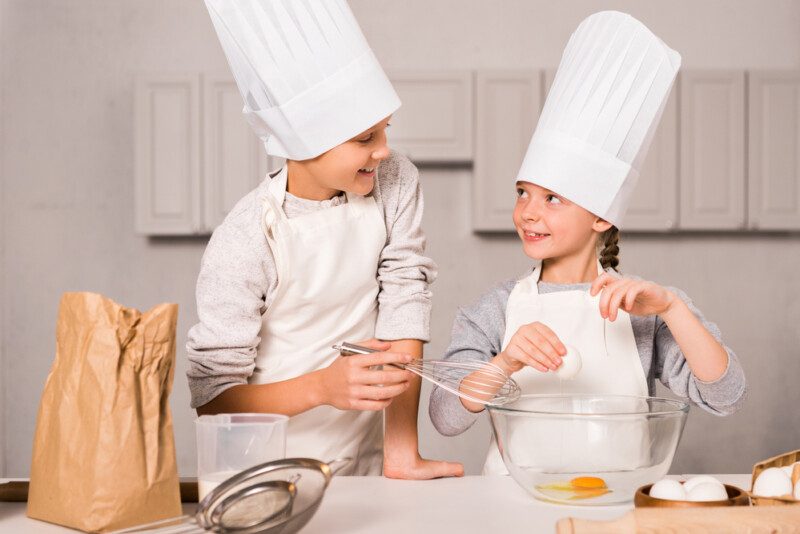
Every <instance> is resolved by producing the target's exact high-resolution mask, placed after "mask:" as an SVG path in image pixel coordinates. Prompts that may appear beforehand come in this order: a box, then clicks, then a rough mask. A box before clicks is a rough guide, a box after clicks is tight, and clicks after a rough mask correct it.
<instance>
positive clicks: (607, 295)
mask: <svg viewBox="0 0 800 534" xmlns="http://www.w3.org/2000/svg"><path fill="white" fill-rule="evenodd" d="M627 283H628V281H627V280H615V281H614V282H612V283H610V284H608V285H607V286H606V287H605V288H603V294H602V295H601V296H600V304H599V306H600V315H601V316H602V317H603V318H604V319H605V318H607V317H608V311H609V310H608V307H609V305H610V304H611V298H612V297H613V296H614V293H615V292H616V291H617V290H618V289H619V288H620V287H621V286H623V285H625V284H627Z"/></svg>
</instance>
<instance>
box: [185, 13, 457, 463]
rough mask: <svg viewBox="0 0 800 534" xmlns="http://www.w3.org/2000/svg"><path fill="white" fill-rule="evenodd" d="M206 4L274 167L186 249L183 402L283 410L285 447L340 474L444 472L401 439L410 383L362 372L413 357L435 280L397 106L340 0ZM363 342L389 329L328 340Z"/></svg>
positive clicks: (399, 375)
mask: <svg viewBox="0 0 800 534" xmlns="http://www.w3.org/2000/svg"><path fill="white" fill-rule="evenodd" d="M206 5H207V7H208V10H209V13H210V15H211V19H212V21H213V23H214V27H215V29H216V31H217V34H218V36H219V38H220V42H221V44H222V46H223V49H224V51H225V54H226V57H227V59H228V62H229V63H230V66H231V68H232V70H233V74H234V77H235V79H236V82H237V85H238V87H239V90H240V92H241V94H242V97H243V99H244V102H245V106H244V114H245V116H246V117H247V119H248V121H249V122H250V124H251V125H252V126H253V128H254V129H255V130H256V132H257V133H258V135H259V136H260V137H261V138H262V139H263V140H264V142H265V147H266V149H267V152H268V153H270V154H272V155H276V156H280V157H284V158H286V159H287V163H286V165H285V166H284V167H283V168H282V169H281V170H280V171H279V172H277V173H275V174H274V175H272V176H269V177H268V178H267V179H266V180H265V181H264V182H263V183H262V184H261V185H260V186H259V187H258V188H256V190H254V191H253V192H251V193H250V194H248V195H247V196H245V197H244V198H243V199H242V200H241V201H239V203H238V204H237V205H236V206H235V207H234V208H233V210H232V211H231V213H230V214H229V215H228V216H227V218H226V219H225V221H224V222H223V223H222V224H221V225H220V226H219V227H218V228H217V229H216V230H215V232H214V234H213V236H212V237H211V240H210V241H209V244H208V247H207V249H206V252H205V254H204V256H203V261H202V265H201V270H200V275H199V278H198V282H197V310H198V317H199V319H200V322H199V323H198V324H197V325H195V326H194V327H193V328H192V329H191V331H190V332H189V336H188V343H187V350H188V352H189V361H190V368H189V370H188V372H187V375H188V378H189V385H190V389H191V392H192V407H194V408H197V411H198V413H200V414H208V413H219V412H272V413H281V414H286V415H289V416H290V420H289V425H288V431H287V438H286V454H287V456H291V457H297V456H305V457H311V458H319V459H322V460H326V461H327V460H332V459H335V458H342V457H350V458H352V459H353V461H352V462H351V464H350V467H349V473H350V474H359V475H364V474H380V473H381V468H382V467H383V472H384V474H385V475H386V476H390V477H399V478H433V477H439V476H450V475H460V474H461V473H462V468H461V466H460V465H458V464H449V463H445V462H430V461H426V460H423V459H422V458H421V457H420V456H419V453H418V452H417V451H418V448H417V427H416V420H417V408H418V401H419V382H418V381H417V380H415V379H414V378H412V377H411V376H410V373H407V372H405V371H400V370H397V369H394V368H387V369H386V370H378V369H375V368H374V367H375V366H380V365H382V364H389V363H393V362H405V361H409V360H410V359H411V358H412V356H421V354H422V343H423V342H424V341H427V340H428V337H429V328H428V321H429V314H430V290H429V288H428V286H429V284H430V283H431V282H432V281H433V279H434V277H435V265H434V264H433V262H431V260H429V259H428V258H426V257H425V256H424V255H423V254H424V245H425V239H424V236H423V234H422V231H421V229H420V220H421V218H422V193H421V191H420V186H419V181H418V175H417V170H416V168H415V167H414V166H413V165H412V164H411V163H410V162H409V161H408V160H407V159H405V158H403V157H401V156H399V155H397V154H393V153H391V152H390V151H389V148H388V147H387V144H386V128H387V127H388V126H389V120H390V117H391V115H392V113H394V111H395V110H396V109H397V108H398V107H399V105H400V102H399V99H398V98H397V95H396V94H395V92H394V90H393V88H392V86H391V84H390V83H389V80H388V79H387V78H386V75H385V74H384V73H383V70H382V69H381V67H380V65H379V64H378V62H377V60H376V59H375V56H374V55H373V54H372V52H371V50H370V49H369V46H368V45H367V43H366V40H365V39H364V36H363V35H362V33H361V30H360V29H359V27H358V24H357V22H356V20H355V18H354V17H353V15H352V13H351V12H350V9H349V7H348V6H347V4H346V2H345V1H344V0H325V1H321V0H302V1H297V0H207V2H206ZM374 337H377V338H380V339H382V340H385V341H390V342H379V341H375V340H373V341H371V342H370V341H367V342H366V343H368V344H370V346H372V347H373V348H378V349H381V350H384V351H387V352H383V353H377V354H373V355H369V356H350V357H347V358H341V357H338V353H337V352H336V351H335V350H334V349H332V345H334V344H335V343H337V342H340V341H343V340H345V341H346V340H351V341H354V340H359V339H360V340H364V339H371V338H374ZM388 351H391V352H388ZM384 408H386V447H385V450H384V449H383V434H384V432H383V418H382V410H383V409H384ZM384 461H385V464H384V465H383V466H382V463H384Z"/></svg>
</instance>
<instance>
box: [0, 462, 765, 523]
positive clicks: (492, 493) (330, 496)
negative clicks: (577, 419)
mask: <svg viewBox="0 0 800 534" xmlns="http://www.w3.org/2000/svg"><path fill="white" fill-rule="evenodd" d="M684 476H685V477H686V478H688V477H689V476H691V475H684ZM714 476H715V477H717V478H718V479H719V480H720V481H721V482H724V483H726V484H733V485H734V486H738V487H740V488H743V489H748V488H749V487H750V475H749V474H747V475H714ZM671 478H681V477H671ZM0 482H2V480H0ZM195 506H196V505H193V504H188V505H184V512H185V513H193V512H194V508H195ZM631 508H633V504H632V503H631V504H629V505H624V506H603V507H591V506H561V505H553V504H547V503H544V502H540V501H537V500H535V499H534V498H533V497H531V496H529V495H528V494H527V493H525V491H523V490H522V488H520V487H519V486H518V485H517V484H516V482H514V480H513V479H512V478H511V477H504V476H491V477H481V476H472V477H464V478H446V479H440V480H428V481H405V480H389V479H386V478H383V477H335V478H334V479H333V480H332V481H331V485H330V487H329V488H328V490H327V492H326V494H325V498H324V500H323V502H322V505H321V506H320V509H319V510H318V511H317V514H316V515H315V516H314V518H313V519H312V520H311V522H310V523H309V524H308V525H307V526H306V527H305V528H304V529H303V531H302V532H303V534H339V533H341V534H344V533H347V534H361V533H364V534H366V533H376V532H378V533H380V534H408V533H409V532H426V533H427V532H434V533H447V532H458V533H459V534H470V533H475V534H486V533H487V532H507V533H509V534H511V533H517V532H526V533H527V532H531V533H532V532H537V533H539V532H542V533H547V532H555V524H556V522H557V521H558V520H559V519H561V518H562V517H570V516H571V517H580V518H584V519H598V520H603V519H614V518H616V517H619V516H621V515H623V514H624V513H625V512H627V511H628V510H630V509H631ZM487 529H490V530H487ZM0 532H3V533H5V532H9V533H12V532H13V533H14V534H50V533H63V532H74V531H71V530H69V529H66V528H63V527H58V526H56V525H51V524H48V523H43V522H41V521H36V520H33V519H29V518H28V517H26V516H25V504H24V503H0Z"/></svg>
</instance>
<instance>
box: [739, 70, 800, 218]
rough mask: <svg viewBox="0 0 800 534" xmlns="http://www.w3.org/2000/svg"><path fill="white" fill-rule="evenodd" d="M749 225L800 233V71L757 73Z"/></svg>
mask: <svg viewBox="0 0 800 534" xmlns="http://www.w3.org/2000/svg"><path fill="white" fill-rule="evenodd" d="M748 81H749V91H748V94H749V112H750V121H749V125H748V133H749V144H748V150H749V174H748V185H749V187H748V190H749V202H748V214H749V216H748V222H749V225H750V227H751V228H754V229H760V230H800V71H783V72H781V71H777V72H776V71H773V72H765V71H761V72H752V73H749V76H748Z"/></svg>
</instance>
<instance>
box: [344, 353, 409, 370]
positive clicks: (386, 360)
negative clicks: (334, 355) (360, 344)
mask: <svg viewBox="0 0 800 534" xmlns="http://www.w3.org/2000/svg"><path fill="white" fill-rule="evenodd" d="M348 358H351V359H352V360H353V364H354V365H357V366H359V367H372V366H373V365H389V364H392V363H400V364H403V363H409V362H410V361H412V360H413V359H414V357H413V356H411V355H410V354H403V353H400V352H375V353H373V354H355V355H353V356H348Z"/></svg>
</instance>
